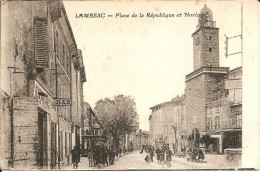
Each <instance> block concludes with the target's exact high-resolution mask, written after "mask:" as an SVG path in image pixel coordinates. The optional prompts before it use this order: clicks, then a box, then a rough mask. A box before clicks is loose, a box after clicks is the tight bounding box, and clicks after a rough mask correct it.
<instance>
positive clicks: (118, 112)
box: [94, 95, 139, 144]
mask: <svg viewBox="0 0 260 172" xmlns="http://www.w3.org/2000/svg"><path fill="white" fill-rule="evenodd" d="M94 111H95V113H96V115H97V117H98V119H99V121H100V123H101V125H102V127H103V130H104V132H105V133H110V134H111V135H112V137H113V138H114V140H115V141H116V142H119V139H120V138H121V137H122V136H124V135H125V134H127V133H129V132H131V131H133V130H136V129H137V128H138V125H139V123H138V114H137V112H136V104H135V101H134V99H133V98H132V97H130V96H124V95H118V96H115V97H114V98H113V99H110V98H105V99H100V100H98V101H97V102H96V106H95V108H94ZM116 144H118V143H116Z"/></svg>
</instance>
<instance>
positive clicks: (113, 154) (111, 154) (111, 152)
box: [109, 148, 115, 165]
mask: <svg viewBox="0 0 260 172" xmlns="http://www.w3.org/2000/svg"><path fill="white" fill-rule="evenodd" d="M114 160H115V152H114V150H113V148H110V150H109V164H110V165H114Z"/></svg>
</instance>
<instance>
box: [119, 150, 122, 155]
mask: <svg viewBox="0 0 260 172" xmlns="http://www.w3.org/2000/svg"><path fill="white" fill-rule="evenodd" d="M121 153H122V149H121V148H119V156H120V157H121Z"/></svg>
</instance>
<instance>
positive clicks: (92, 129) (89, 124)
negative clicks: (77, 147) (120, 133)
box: [81, 102, 106, 155]
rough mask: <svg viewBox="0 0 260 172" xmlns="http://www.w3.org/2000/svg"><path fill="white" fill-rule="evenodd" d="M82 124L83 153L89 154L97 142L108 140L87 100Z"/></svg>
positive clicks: (84, 105)
mask: <svg viewBox="0 0 260 172" xmlns="http://www.w3.org/2000/svg"><path fill="white" fill-rule="evenodd" d="M81 126H82V128H81V129H82V131H81V132H82V151H83V155H87V153H88V151H89V150H90V149H93V148H94V147H95V145H96V144H97V143H98V144H99V143H101V142H102V143H104V142H106V139H105V137H104V136H103V130H102V126H101V124H100V122H99V120H98V118H97V116H96V114H95V113H94V111H93V110H92V108H91V106H90V105H89V104H88V103H87V102H84V103H83V116H82V118H81Z"/></svg>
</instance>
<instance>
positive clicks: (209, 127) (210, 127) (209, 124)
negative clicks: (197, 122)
mask: <svg viewBox="0 0 260 172" xmlns="http://www.w3.org/2000/svg"><path fill="white" fill-rule="evenodd" d="M208 129H213V120H212V118H211V117H209V118H208Z"/></svg>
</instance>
